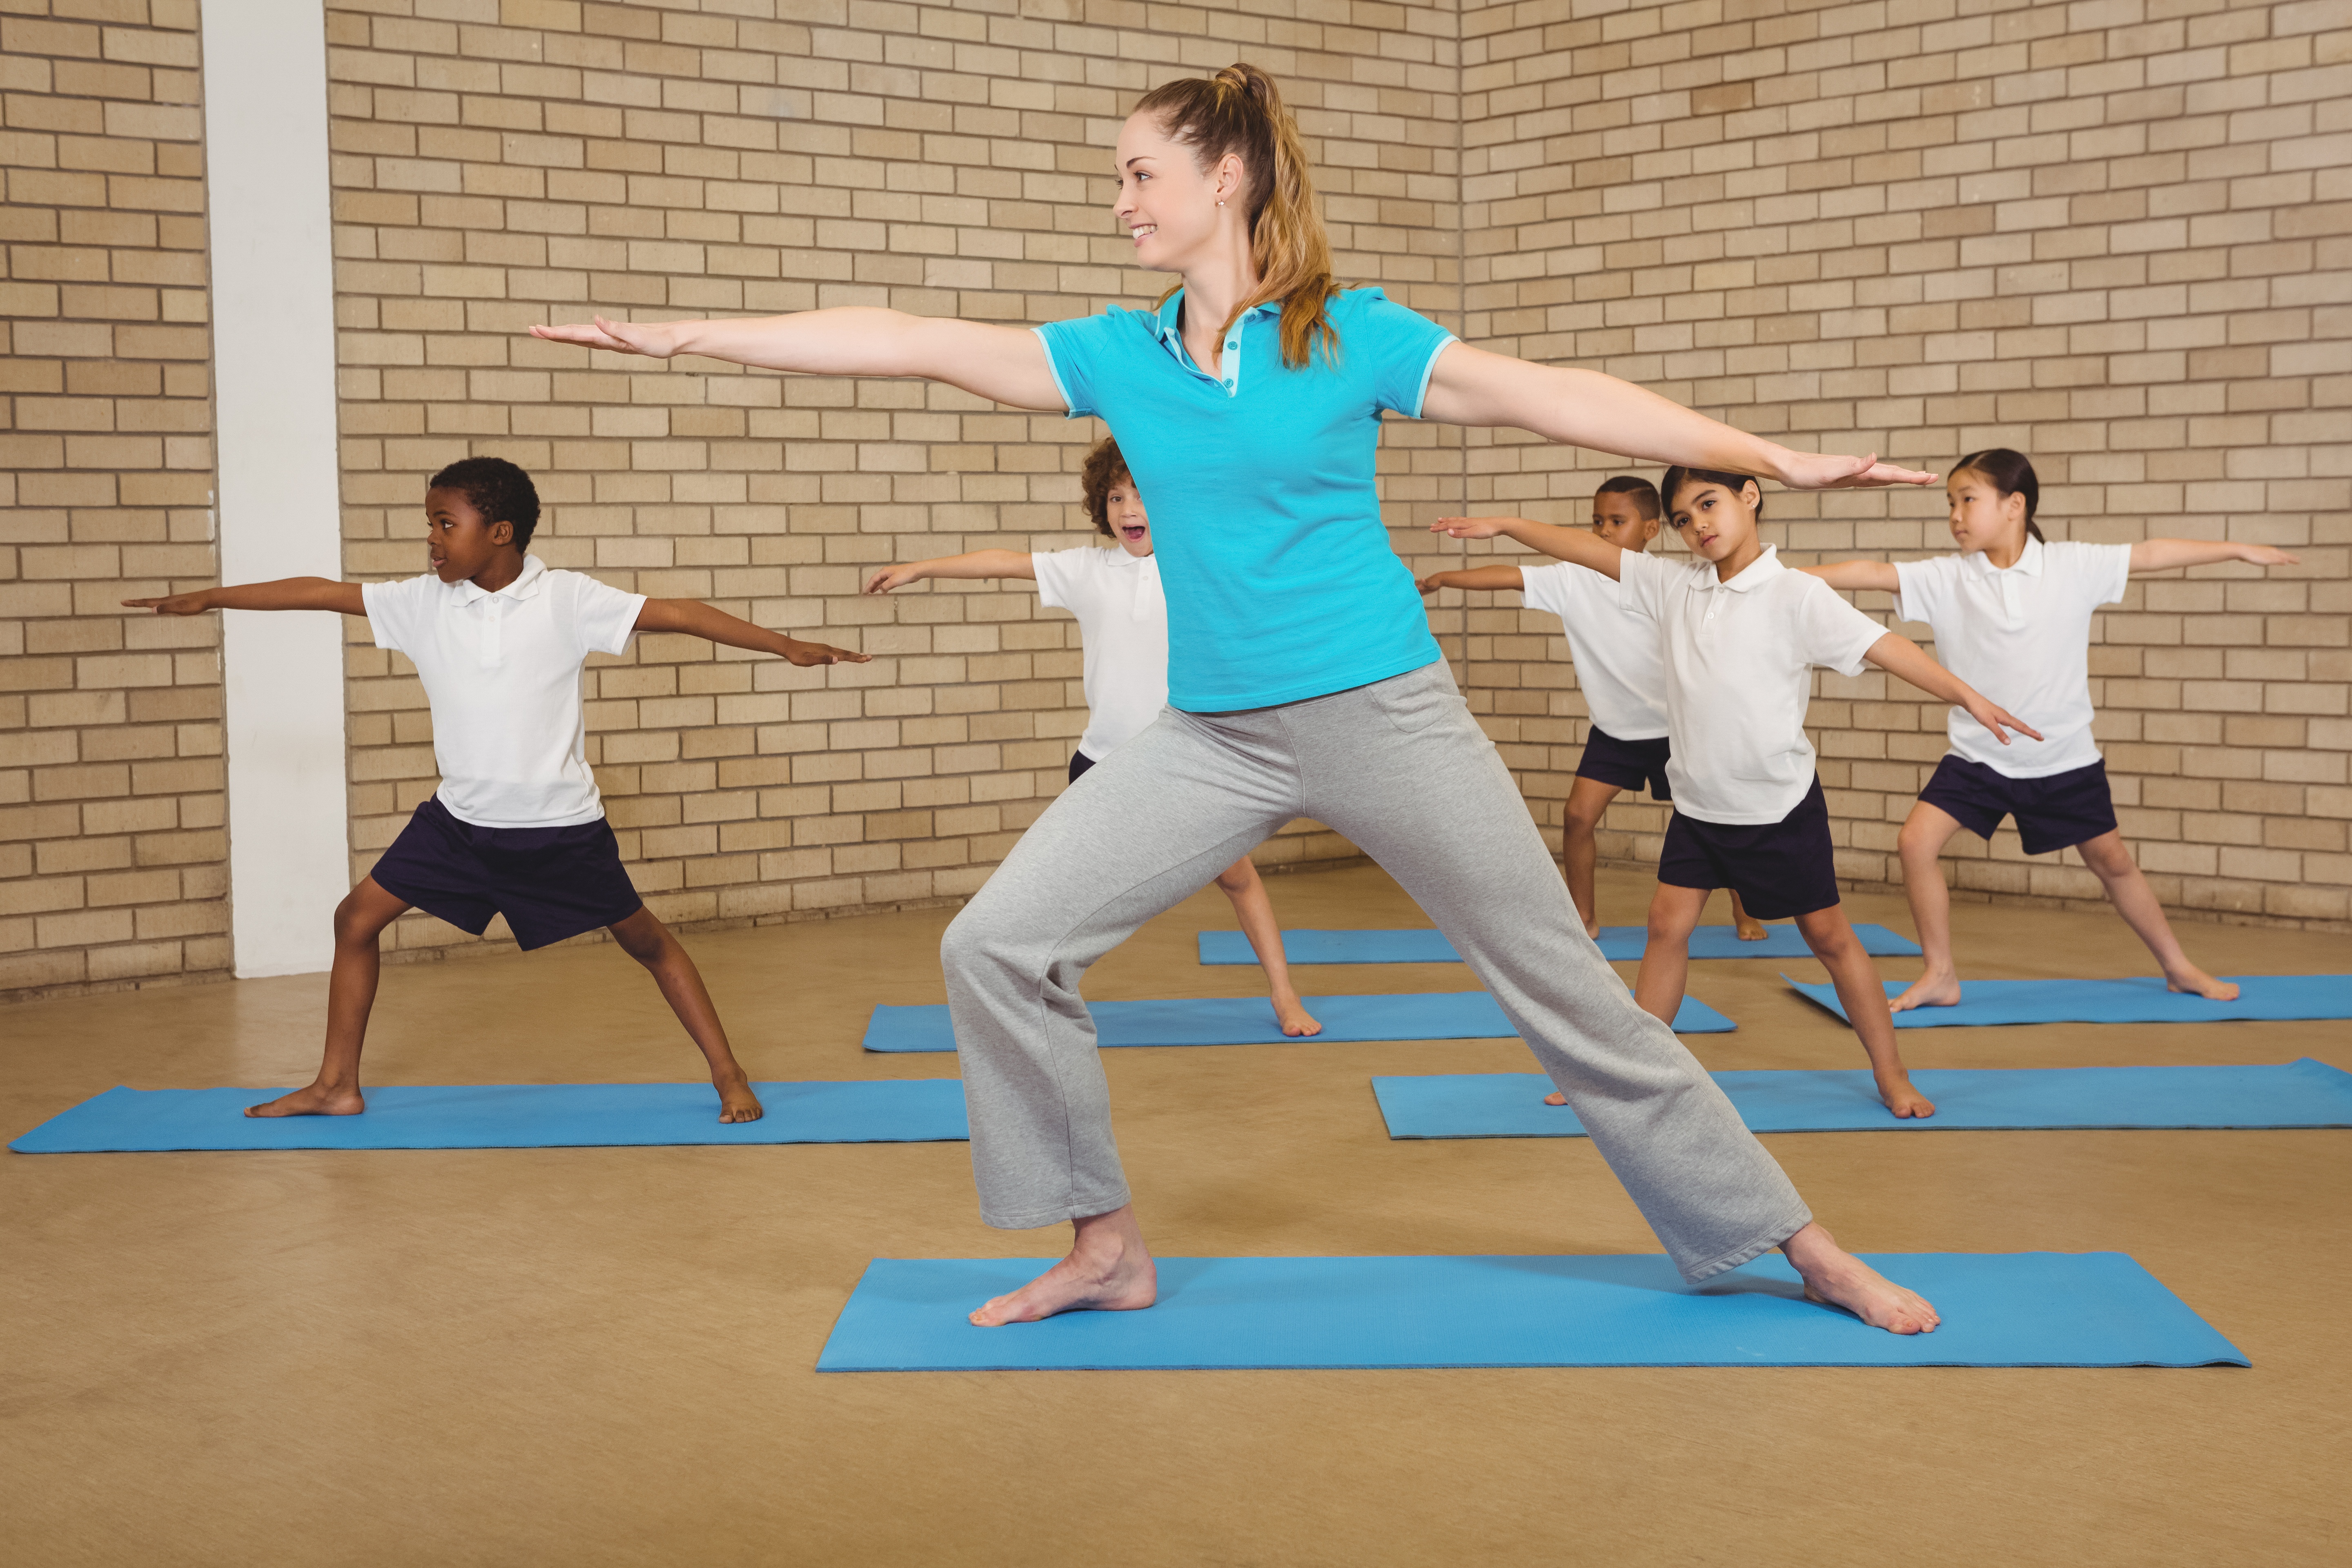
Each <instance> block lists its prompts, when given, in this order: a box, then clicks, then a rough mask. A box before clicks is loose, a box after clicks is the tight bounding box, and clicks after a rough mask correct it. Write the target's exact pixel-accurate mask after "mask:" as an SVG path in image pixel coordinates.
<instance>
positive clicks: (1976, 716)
mask: <svg viewBox="0 0 2352 1568" xmlns="http://www.w3.org/2000/svg"><path fill="white" fill-rule="evenodd" d="M1960 706H1961V707H1963V708H1966V709H1967V710H1969V718H1971V719H1973V720H1975V721H1977V722H1978V723H1979V724H1981V725H1983V726H1984V727H1985V728H1986V729H1988V730H1990V731H1992V736H1993V739H1994V740H1996V741H1999V742H2000V743H2001V744H2002V745H2004V746H2006V745H2008V744H2009V731H2011V730H2014V731H2017V732H2018V733H2019V734H2021V735H2023V736H2026V737H2028V738H2029V739H2032V740H2036V741H2038V740H2040V739H2042V731H2039V730H2032V729H2028V728H2027V727H2026V725H2025V721H2023V720H2021V719H2020V718H2018V717H2017V715H2016V714H2014V713H2011V711H2010V710H2008V709H2006V708H1998V707H1995V706H1994V705H1993V704H1991V703H1990V702H1988V701H1986V700H1984V698H1983V697H1982V695H1980V694H1979V693H1978V692H1974V691H1971V692H1969V698H1968V700H1967V701H1965V702H1963V703H1961V704H1960Z"/></svg>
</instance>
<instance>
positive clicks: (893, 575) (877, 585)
mask: <svg viewBox="0 0 2352 1568" xmlns="http://www.w3.org/2000/svg"><path fill="white" fill-rule="evenodd" d="M922 580H923V563H921V562H919V561H905V562H901V563H898V565H896V566H885V567H884V568H882V570H880V571H879V572H877V573H876V574H874V575H873V576H871V577H868V578H867V579H866V589H865V591H866V593H868V594H887V593H888V592H889V591H890V590H891V589H893V588H903V587H905V586H906V585H907V584H909V583H919V582H921V581H922Z"/></svg>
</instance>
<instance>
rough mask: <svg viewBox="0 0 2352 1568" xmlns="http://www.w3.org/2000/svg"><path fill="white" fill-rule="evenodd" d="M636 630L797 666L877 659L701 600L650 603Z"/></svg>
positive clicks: (642, 611)
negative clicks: (765, 656)
mask: <svg viewBox="0 0 2352 1568" xmlns="http://www.w3.org/2000/svg"><path fill="white" fill-rule="evenodd" d="M637 630H639V631H641V632H684V633H685V634H686V635H687V636H688V637H701V638H703V639H705V640H706V641H709V642H715V643H724V644H726V645H727V646H728V647H748V648H750V649H751V651H752V652H754V653H772V654H774V655H775V656H776V657H777V658H787V659H790V660H792V662H793V663H794V664H798V665H812V664H864V663H866V661H867V660H869V659H871V658H873V657H874V656H873V655H872V654H870V653H852V652H850V651H849V650H848V649H847V648H845V647H829V646H827V645H826V644H824V643H821V642H803V641H801V640H800V639H799V638H798V637H786V636H785V635H784V634H783V633H782V632H772V631H770V630H769V629H768V628H767V627H765V626H753V625H752V624H751V622H749V621H740V620H737V619H736V618H735V617H734V616H730V615H729V614H728V613H727V612H726V611H724V610H717V609H713V608H711V607H710V606H709V605H706V604H704V603H703V602H702V601H701V600H699V599H647V600H646V606H645V608H644V609H642V610H639V611H638V612H637Z"/></svg>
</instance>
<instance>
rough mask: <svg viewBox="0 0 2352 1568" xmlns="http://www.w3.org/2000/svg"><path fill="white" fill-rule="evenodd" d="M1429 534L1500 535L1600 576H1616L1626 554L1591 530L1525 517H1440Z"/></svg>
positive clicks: (1482, 536) (1462, 535) (1464, 536)
mask: <svg viewBox="0 0 2352 1568" xmlns="http://www.w3.org/2000/svg"><path fill="white" fill-rule="evenodd" d="M1429 531H1430V532H1432V533H1443V534H1447V535H1450V536H1451V537H1453V538H1455V539H1492V538H1494V537H1495V536H1496V534H1498V533H1499V534H1501V535H1502V536H1503V537H1504V538H1506V539H1516V540H1517V541H1518V542H1520V543H1521V544H1524V545H1526V546H1527V547H1528V549H1530V550H1540V551H1542V552H1544V553H1545V554H1546V555H1549V556H1550V557H1551V558H1552V559H1553V560H1555V561H1570V562H1573V563H1576V564H1577V565H1579V566H1590V567H1591V568H1592V570H1594V571H1595V572H1598V573H1600V574H1601V575H1602V576H1603V577H1614V576H1616V575H1617V563H1618V561H1619V560H1620V559H1621V558H1622V556H1623V555H1624V553H1625V552H1623V551H1622V550H1620V549H1618V548H1617V547H1616V546H1615V545H1613V544H1612V543H1610V542H1608V541H1607V540H1605V539H1603V538H1601V536H1600V535H1599V534H1596V533H1594V532H1593V531H1591V530H1590V529H1585V528H1554V527H1553V526H1552V525H1551V524H1549V523H1548V522H1537V521H1533V520H1531V519H1528V518H1524V517H1441V518H1439V519H1438V520H1437V521H1435V522H1433V523H1431V524H1430V525H1429ZM1512 586H1514V587H1517V584H1512Z"/></svg>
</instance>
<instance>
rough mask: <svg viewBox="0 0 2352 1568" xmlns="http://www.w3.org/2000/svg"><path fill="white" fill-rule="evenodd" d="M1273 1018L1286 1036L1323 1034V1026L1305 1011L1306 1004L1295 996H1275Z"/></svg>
mask: <svg viewBox="0 0 2352 1568" xmlns="http://www.w3.org/2000/svg"><path fill="white" fill-rule="evenodd" d="M1274 1016H1275V1021H1276V1023H1279V1024H1280V1025H1281V1026H1282V1032H1283V1033H1284V1034H1286V1035H1319V1034H1321V1033H1322V1032H1323V1026H1322V1025H1321V1024H1318V1023H1317V1022H1316V1021H1315V1015H1314V1014H1312V1013H1309V1012H1308V1011H1307V1004H1305V1003H1304V1002H1301V1001H1300V1000H1299V999H1298V998H1297V997H1296V996H1276V998H1275V999H1274Z"/></svg>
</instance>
